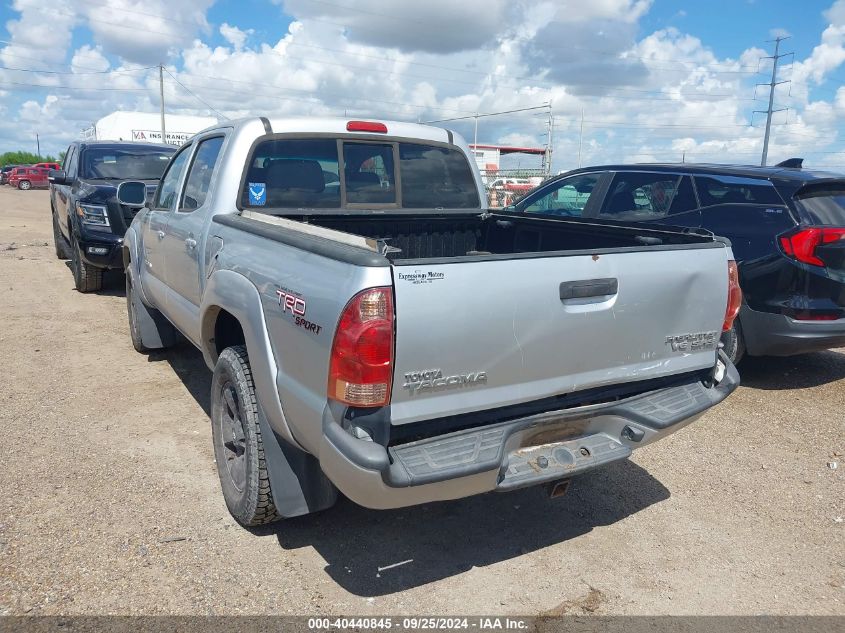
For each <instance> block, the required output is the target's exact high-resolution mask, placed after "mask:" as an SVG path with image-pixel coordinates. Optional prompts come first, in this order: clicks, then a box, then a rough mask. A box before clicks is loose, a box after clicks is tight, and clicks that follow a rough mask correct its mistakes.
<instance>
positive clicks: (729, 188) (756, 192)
mask: <svg viewBox="0 0 845 633" xmlns="http://www.w3.org/2000/svg"><path fill="white" fill-rule="evenodd" d="M695 186H696V188H697V189H698V199H699V200H700V201H701V206H702V207H710V206H713V205H717V204H776V205H781V206H783V200H782V199H781V197H780V196H779V195H778V192H777V191H776V190H775V188H774V185H772V183H770V182H769V181H767V180H760V179H757V178H742V177H737V176H696V177H695Z"/></svg>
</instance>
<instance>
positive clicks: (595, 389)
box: [119, 118, 740, 525]
mask: <svg viewBox="0 0 845 633" xmlns="http://www.w3.org/2000/svg"><path fill="white" fill-rule="evenodd" d="M483 191H484V189H483V185H482V182H481V178H480V176H479V173H478V171H477V169H476V168H475V166H474V161H473V160H472V158H471V157H470V153H469V149H468V147H467V145H466V143H465V142H464V140H463V139H461V138H460V137H459V136H458V135H457V134H454V133H452V132H450V131H447V130H444V129H440V128H435V127H427V126H422V125H414V124H409V123H397V122H389V121H388V122H380V121H347V120H339V119H298V120H295V119H286V120H273V121H269V120H267V119H266V118H251V119H244V120H240V121H236V122H226V123H225V124H221V125H219V126H217V127H214V128H210V129H208V130H205V131H204V132H202V133H200V134H198V135H196V136H195V137H194V138H193V139H192V140H191V141H190V142H188V143H187V144H186V145H185V146H183V147H182V148H181V149H180V150H179V152H178V153H177V154H175V155H174V156H173V158H172V159H171V161H170V163H169V166H168V167H167V170H166V171H165V173H164V176H163V178H162V180H161V183H160V185H159V187H158V190H157V192H156V193H155V197H154V198H153V199H152V200H146V199H145V188H144V185H143V183H140V182H138V183H134V182H128V183H124V184H122V185H121V187H120V192H119V199H120V201H121V203H122V204H124V205H129V206H135V207H137V208H140V211H139V212H138V213H137V215H136V216H135V219H134V220H133V222H132V225H131V227H130V228H129V230H128V232H127V233H126V237H125V241H124V245H123V257H124V262H125V266H126V299H127V306H128V312H129V324H130V331H131V337H132V343H133V344H134V346H135V348H136V349H137V350H138V351H141V352H146V351H149V350H153V349H159V348H163V347H166V346H168V345H170V344H172V343H173V342H174V340H175V339H176V337H177V332H180V333H181V334H182V335H184V337H185V338H187V339H188V340H189V341H191V342H192V343H193V344H194V345H195V346H196V347H197V348H199V349H200V350H201V351H202V354H203V356H204V358H205V362H206V363H207V364H208V366H209V368H211V369H213V372H214V373H213V378H212V384H211V422H212V430H213V442H214V453H215V458H216V462H217V467H218V470H219V474H220V480H221V484H222V489H223V494H224V497H225V500H226V504H227V506H228V507H229V510H230V511H231V513H232V514H233V516H234V517H235V518H236V519H237V520H238V521H240V522H241V523H242V524H244V525H257V524H262V523H267V522H270V521H273V520H276V519H280V518H284V517H292V516H297V515H302V514H306V513H308V512H313V511H316V510H321V509H324V508H327V507H329V506H331V505H332V504H333V503H334V502H335V499H336V497H337V494H338V491H340V492H342V493H343V494H345V495H346V496H348V497H349V498H351V499H352V500H353V501H355V502H357V503H359V504H361V505H364V506H367V507H370V508H396V507H401V506H408V505H413V504H419V503H425V502H430V501H437V500H444V499H455V498H459V497H464V496H467V495H473V494H477V493H482V492H486V491H491V490H500V491H504V490H511V489H515V488H521V487H525V486H532V485H537V484H548V485H549V486H550V487H551V488H552V490H558V491H560V490H562V489H563V488H564V487H565V485H566V483H567V482H568V480H569V478H571V477H572V476H573V475H576V474H578V473H583V472H585V471H588V470H591V469H593V468H596V467H599V466H601V465H604V464H608V463H610V462H613V461H616V460H622V459H625V458H627V457H629V456H630V455H631V451H632V449H634V448H637V447H640V446H645V445H646V444H649V443H650V442H654V441H655V440H658V439H660V438H662V437H664V436H666V435H668V434H669V433H671V432H673V431H676V430H677V429H679V428H681V427H683V426H684V425H686V424H688V423H689V422H691V421H693V420H695V419H696V418H697V417H699V416H700V415H701V414H702V413H703V412H704V411H706V410H707V409H708V408H710V407H712V406H714V405H715V404H717V403H719V402H721V401H722V400H723V399H724V398H725V397H727V396H728V395H729V394H730V393H731V392H732V391H733V390H734V389H735V388H736V386H737V384H738V382H739V378H738V375H737V373H736V370H735V368H734V367H733V365H731V363H730V362H729V361H727V359H726V358H725V357H724V355H723V354H722V353H721V352H720V350H719V349H718V345H719V337H720V334H721V332H722V330H723V329H725V328H728V327H730V324H731V321H732V319H733V318H734V316H735V315H736V312H737V309H738V307H739V301H740V294H739V287H738V284H737V278H736V266H735V265H734V263H733V261H732V259H733V257H732V255H731V249H730V245H729V243H727V242H726V241H725V240H721V239H719V238H714V237H713V235H711V234H710V233H706V232H701V231H690V230H686V231H684V230H681V229H678V230H675V229H672V228H667V227H660V228H658V227H655V226H650V225H635V224H614V223H612V222H603V221H596V220H581V219H578V218H549V217H531V216H530V215H521V216H517V215H509V214H507V213H505V212H491V211H490V210H488V209H487V208H486V205H485V203H484V201H485V196H484V195H483Z"/></svg>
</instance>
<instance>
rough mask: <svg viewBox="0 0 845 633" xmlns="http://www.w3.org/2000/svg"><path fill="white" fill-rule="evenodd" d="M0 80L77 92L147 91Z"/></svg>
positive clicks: (10, 83) (32, 86)
mask: <svg viewBox="0 0 845 633" xmlns="http://www.w3.org/2000/svg"><path fill="white" fill-rule="evenodd" d="M0 82H2V84H8V85H12V86H25V87H28V88H46V89H48V90H72V91H77V92H89V91H96V92H147V88H91V87H88V86H86V87H84V88H83V87H81V86H49V85H44V84H30V83H24V82H20V81H7V80H5V79H0Z"/></svg>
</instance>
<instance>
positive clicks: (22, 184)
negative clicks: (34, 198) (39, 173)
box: [18, 180, 32, 191]
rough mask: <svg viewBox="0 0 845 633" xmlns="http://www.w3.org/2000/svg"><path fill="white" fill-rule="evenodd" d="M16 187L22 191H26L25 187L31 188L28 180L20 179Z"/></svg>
mask: <svg viewBox="0 0 845 633" xmlns="http://www.w3.org/2000/svg"><path fill="white" fill-rule="evenodd" d="M18 189H20V190H22V191H26V190H27V189H32V183H31V182H29V181H28V180H21V181H20V182H19V183H18Z"/></svg>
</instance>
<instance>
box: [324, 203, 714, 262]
mask: <svg viewBox="0 0 845 633" xmlns="http://www.w3.org/2000/svg"><path fill="white" fill-rule="evenodd" d="M308 223H309V224H312V225H316V226H321V227H325V228H329V229H333V230H336V231H340V232H343V233H349V234H353V235H358V236H363V237H367V238H371V239H373V240H380V241H382V242H383V243H384V244H386V245H387V246H390V247H391V249H390V250H389V253H390V259H391V260H419V259H429V258H436V259H442V258H451V257H464V256H479V255H513V254H517V253H521V254H525V253H544V252H560V251H581V250H595V249H619V248H642V247H644V246H645V247H648V246H661V247H665V246H669V245H685V244H699V245H701V244H704V243H707V242H712V241H713V238H712V236H711V235H709V234H705V233H689V232H686V233H685V232H681V231H674V230H672V229H668V228H665V227H662V228H660V229H655V228H654V227H651V226H642V225H635V224H627V225H622V224H615V223H612V222H606V221H596V220H581V219H576V218H567V219H558V218H548V217H539V216H534V217H531V216H523V217H515V216H512V215H507V214H484V215H479V214H474V215H466V216H455V215H449V216H441V217H437V216H433V215H431V214H429V215H422V216H413V217H408V216H394V217H375V218H374V217H372V216H367V217H360V216H359V217H349V216H347V217H336V216H329V217H325V216H323V217H315V218H311V219H309V220H308Z"/></svg>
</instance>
